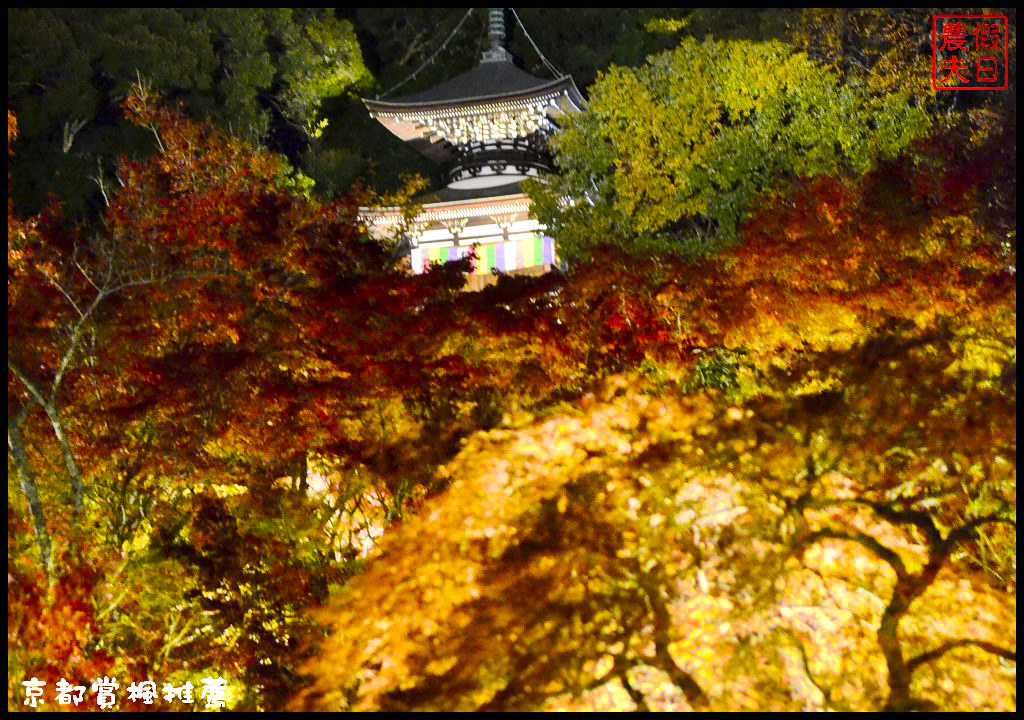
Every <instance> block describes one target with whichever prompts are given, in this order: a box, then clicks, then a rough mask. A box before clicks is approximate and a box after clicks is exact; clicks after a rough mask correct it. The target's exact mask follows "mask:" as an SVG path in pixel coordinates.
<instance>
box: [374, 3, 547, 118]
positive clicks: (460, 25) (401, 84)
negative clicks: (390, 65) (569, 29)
mask: <svg viewBox="0 0 1024 720" xmlns="http://www.w3.org/2000/svg"><path fill="white" fill-rule="evenodd" d="M474 9H475V8H470V9H469V10H467V11H466V14H465V15H463V16H462V19H461V20H459V24H458V25H456V26H455V29H454V30H452V31H451V33H450V34H449V35H448V39H447V40H445V41H444V43H442V44H441V47H439V48H438V49H437V50H435V51H434V53H433V54H432V55H431V56H430V57H428V58H427V59H426V60H425V61H424V62H423V64H422V65H420V66H419V67H418V68H416V69H415V70H413V71H412V74H411V75H409V77H407V78H406V79H405V80H403V81H402V82H400V83H398V84H397V85H395V86H394V87H392V88H391V89H390V90H388V91H387V92H385V93H381V94H379V95H377V98H376V99H378V100H379V99H380V98H382V97H387V96H388V95H390V94H391V93H393V92H394V91H395V90H397V89H398V88H400V87H402V86H403V85H405V84H406V83H407V82H409V81H410V80H412V79H413V78H415V77H416V76H417V75H418V74H419V73H420V72H421V71H422V70H423V68H425V67H426V66H427V65H429V64H430V63H432V62H434V59H435V58H437V56H438V55H440V54H441V51H443V50H444V49H445V48H446V47H448V43H450V42H451V41H452V38H453V37H455V34H456V33H457V32H458V31H459V28H461V27H462V24H463V23H464V22H466V19H467V18H469V16H470V14H472V12H473V10H474ZM513 12H515V11H513ZM524 32H525V31H524ZM531 42H532V41H531Z"/></svg>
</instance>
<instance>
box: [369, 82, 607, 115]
mask: <svg viewBox="0 0 1024 720" xmlns="http://www.w3.org/2000/svg"><path fill="white" fill-rule="evenodd" d="M559 90H561V91H562V93H560V94H564V95H565V97H566V98H567V99H568V100H569V102H570V103H572V105H573V109H574V110H577V111H579V110H583V109H584V108H585V107H586V105H587V103H586V101H585V100H584V99H583V95H582V94H581V93H580V91H579V89H578V88H577V87H576V83H575V82H573V79H572V77H571V76H569V75H563V76H562V77H560V78H557V79H555V80H551V81H550V82H547V83H543V84H541V85H537V86H535V87H531V88H529V89H528V90H517V91H514V92H504V93H490V94H485V95H478V96H474V97H465V98H457V99H451V100H424V101H412V102H410V101H402V100H396V101H388V100H370V99H368V98H363V104H364V105H366V109H367V110H369V111H370V112H371V113H373V114H374V115H375V116H378V115H391V114H396V115H397V114H408V113H424V114H426V113H430V112H444V111H448V112H451V111H453V110H462V111H465V110H469V109H471V108H473V107H481V108H483V107H486V106H487V105H492V104H494V103H499V102H516V101H520V102H529V101H530V100H533V99H535V98H538V97H541V96H543V95H549V94H551V93H552V92H556V91H559Z"/></svg>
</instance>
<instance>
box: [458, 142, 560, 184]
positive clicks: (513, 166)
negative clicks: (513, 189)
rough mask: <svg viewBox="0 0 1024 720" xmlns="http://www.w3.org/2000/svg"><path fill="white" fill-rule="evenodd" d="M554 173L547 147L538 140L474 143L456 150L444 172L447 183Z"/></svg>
mask: <svg viewBox="0 0 1024 720" xmlns="http://www.w3.org/2000/svg"><path fill="white" fill-rule="evenodd" d="M552 169H553V166H552V161H551V155H550V154H549V153H548V152H547V146H546V144H545V143H544V142H543V141H542V140H539V139H537V138H535V137H530V138H515V139H514V140H495V141H488V142H481V143H471V144H468V145H461V146H459V147H456V148H455V151H454V158H453V159H452V161H451V163H449V165H448V167H447V168H446V171H445V178H446V183H447V184H451V183H453V182H458V181H461V180H468V179H471V178H474V177H478V176H480V175H481V173H484V172H485V171H488V170H489V171H490V173H488V174H492V175H506V174H508V175H520V176H523V175H539V174H544V173H549V172H551V171H552Z"/></svg>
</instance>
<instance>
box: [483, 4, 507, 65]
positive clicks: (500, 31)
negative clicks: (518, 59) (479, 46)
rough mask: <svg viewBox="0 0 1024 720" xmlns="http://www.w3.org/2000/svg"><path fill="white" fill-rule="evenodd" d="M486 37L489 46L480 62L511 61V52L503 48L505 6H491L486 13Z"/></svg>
mask: <svg viewBox="0 0 1024 720" xmlns="http://www.w3.org/2000/svg"><path fill="white" fill-rule="evenodd" d="M487 37H488V38H490V41H491V46H490V47H489V48H488V49H487V50H485V51H484V54H483V56H482V57H481V58H480V62H512V54H511V53H510V52H509V51H508V50H506V49H505V8H491V9H490V11H489V12H488V13H487Z"/></svg>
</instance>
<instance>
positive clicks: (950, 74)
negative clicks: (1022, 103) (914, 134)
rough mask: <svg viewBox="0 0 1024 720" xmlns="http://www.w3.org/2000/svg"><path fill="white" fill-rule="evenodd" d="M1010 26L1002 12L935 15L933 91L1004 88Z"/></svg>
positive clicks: (1008, 58)
mask: <svg viewBox="0 0 1024 720" xmlns="http://www.w3.org/2000/svg"><path fill="white" fill-rule="evenodd" d="M1009 32H1010V25H1009V22H1008V21H1007V19H1006V17H1005V16H1004V15H936V16H935V18H934V19H933V20H932V84H933V85H934V87H935V89H936V90H1005V89H1006V88H1007V87H1008V86H1009V72H1008V69H1007V68H1008V66H1009V60H1010V46H1009V39H1010V38H1009Z"/></svg>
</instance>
